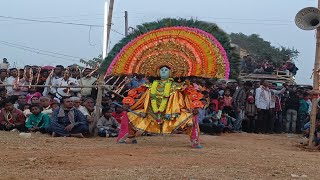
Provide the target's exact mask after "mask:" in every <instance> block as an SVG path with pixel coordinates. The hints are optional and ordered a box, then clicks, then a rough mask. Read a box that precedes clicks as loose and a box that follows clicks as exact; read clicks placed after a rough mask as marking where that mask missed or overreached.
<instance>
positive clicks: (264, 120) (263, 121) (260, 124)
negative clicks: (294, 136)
mask: <svg viewBox="0 0 320 180" xmlns="http://www.w3.org/2000/svg"><path fill="white" fill-rule="evenodd" d="M260 84H261V86H260V87H259V88H257V89H256V97H255V104H256V106H257V111H258V121H257V131H258V132H262V133H268V132H271V127H272V125H271V123H272V122H273V121H271V112H270V105H271V98H272V96H271V91H270V89H269V82H268V81H267V80H265V79H263V80H261V83H260Z"/></svg>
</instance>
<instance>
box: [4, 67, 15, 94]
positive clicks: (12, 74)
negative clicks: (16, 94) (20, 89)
mask: <svg viewBox="0 0 320 180" xmlns="http://www.w3.org/2000/svg"><path fill="white" fill-rule="evenodd" d="M9 71H10V77H8V78H7V84H8V85H10V86H7V87H6V89H7V94H8V95H9V96H12V95H13V85H14V83H16V82H17V79H18V70H17V68H11V69H10V70H9Z"/></svg>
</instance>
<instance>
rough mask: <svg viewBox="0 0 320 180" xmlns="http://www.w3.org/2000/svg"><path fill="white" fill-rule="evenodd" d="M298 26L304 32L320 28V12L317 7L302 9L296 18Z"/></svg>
mask: <svg viewBox="0 0 320 180" xmlns="http://www.w3.org/2000/svg"><path fill="white" fill-rule="evenodd" d="M295 23H296V25H297V26H298V27H299V28H300V29H302V30H314V29H317V28H318V27H320V10H319V9H318V8H315V7H306V8H304V9H301V10H300V11H299V12H298V13H297V15H296V18H295Z"/></svg>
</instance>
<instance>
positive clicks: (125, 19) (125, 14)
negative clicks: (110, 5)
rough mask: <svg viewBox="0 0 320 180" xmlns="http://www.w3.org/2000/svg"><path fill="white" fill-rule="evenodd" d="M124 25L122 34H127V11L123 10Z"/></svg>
mask: <svg viewBox="0 0 320 180" xmlns="http://www.w3.org/2000/svg"><path fill="white" fill-rule="evenodd" d="M124 21H125V23H124V26H125V31H124V34H125V35H126V36H128V31H129V25H128V11H125V12H124Z"/></svg>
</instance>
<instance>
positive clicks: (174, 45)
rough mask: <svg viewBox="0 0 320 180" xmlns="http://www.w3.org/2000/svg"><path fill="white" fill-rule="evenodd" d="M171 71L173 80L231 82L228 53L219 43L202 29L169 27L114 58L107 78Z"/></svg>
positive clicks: (133, 43)
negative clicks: (195, 77)
mask: <svg viewBox="0 0 320 180" xmlns="http://www.w3.org/2000/svg"><path fill="white" fill-rule="evenodd" d="M161 66H168V67H170V68H171V71H172V76H173V77H180V76H198V77H206V78H226V79H227V78H228V77H229V73H230V67H229V61H228V58H227V54H226V51H225V50H224V48H223V47H222V45H221V44H220V43H219V42H218V40H217V39H216V38H215V37H214V36H213V35H212V34H209V33H207V32H205V31H203V30H201V29H197V28H190V27H183V26H178V27H166V28H161V29H157V30H153V31H150V32H148V33H146V34H143V35H141V36H139V37H137V38H135V39H134V40H133V41H131V42H130V43H128V44H127V45H126V46H125V47H124V48H122V50H121V51H120V52H119V53H118V55H117V56H116V57H115V58H114V60H113V61H112V63H111V65H110V66H109V68H108V71H107V74H113V75H120V74H133V73H138V74H146V75H151V76H158V74H156V72H157V71H156V69H157V68H159V67H161Z"/></svg>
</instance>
